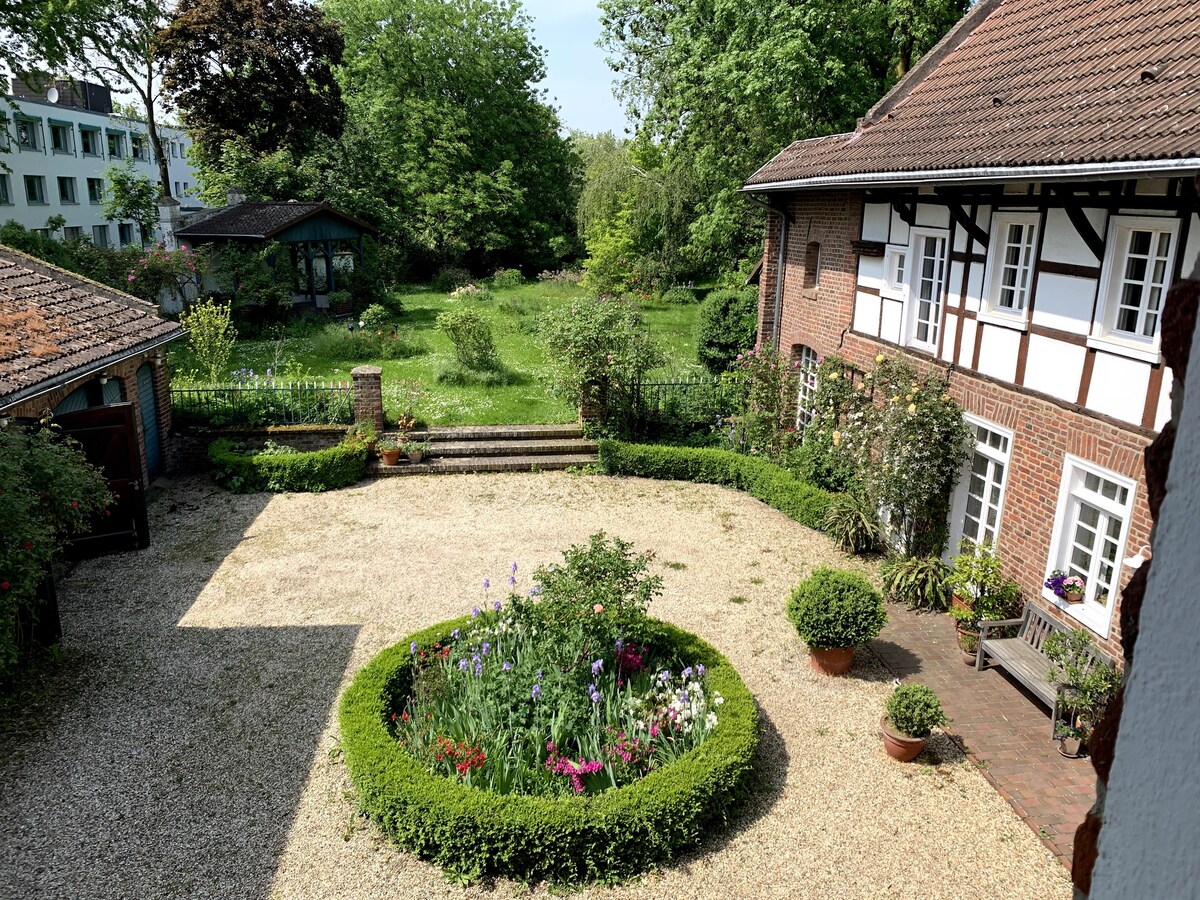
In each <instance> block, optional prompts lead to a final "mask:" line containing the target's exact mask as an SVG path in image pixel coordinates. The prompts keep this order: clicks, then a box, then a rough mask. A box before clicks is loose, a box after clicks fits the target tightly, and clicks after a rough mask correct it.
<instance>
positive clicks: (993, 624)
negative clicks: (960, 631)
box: [979, 619, 1025, 641]
mask: <svg viewBox="0 0 1200 900" xmlns="http://www.w3.org/2000/svg"><path fill="white" fill-rule="evenodd" d="M1024 621H1025V620H1024V619H983V620H981V621H980V623H979V640H980V641H982V640H983V639H984V638H986V637H987V633H988V630H989V629H991V628H1011V627H1012V626H1014V625H1020V624H1021V623H1022V622H1024Z"/></svg>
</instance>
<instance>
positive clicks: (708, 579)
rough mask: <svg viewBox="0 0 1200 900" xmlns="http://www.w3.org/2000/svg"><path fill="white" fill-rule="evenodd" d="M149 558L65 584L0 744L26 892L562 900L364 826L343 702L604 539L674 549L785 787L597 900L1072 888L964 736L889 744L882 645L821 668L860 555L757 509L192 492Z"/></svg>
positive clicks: (697, 624) (156, 525) (404, 482)
mask: <svg viewBox="0 0 1200 900" xmlns="http://www.w3.org/2000/svg"><path fill="white" fill-rule="evenodd" d="M151 527H152V534H153V540H154V545H153V547H151V548H150V549H149V550H147V551H144V552H141V553H137V554H133V553H131V554H126V555H123V556H116V557H108V558H104V559H99V560H93V561H91V562H88V563H86V564H83V565H81V566H79V567H78V568H77V569H76V570H75V571H74V573H73V574H72V575H71V576H70V577H69V578H68V579H67V580H66V581H65V583H63V584H62V585H61V587H60V595H61V604H62V618H63V625H64V629H65V632H66V635H67V636H66V640H65V645H66V662H65V664H64V665H63V667H62V669H61V671H60V672H59V673H58V674H56V675H55V676H54V678H53V679H52V681H51V683H50V685H49V687H48V688H47V690H46V692H45V694H44V696H42V697H41V698H39V699H38V700H37V701H36V703H35V707H34V708H33V709H31V710H29V711H28V712H27V714H26V715H25V716H24V717H22V718H21V719H20V720H18V721H17V722H16V723H15V724H13V725H12V726H11V727H10V728H8V729H7V730H6V731H4V732H3V733H0V835H2V837H0V842H2V843H0V896H3V897H12V898H29V897H53V898H76V897H79V898H85V897H87V898H90V897H113V898H116V897H130V898H159V897H190V898H192V897H194V898H266V897H271V898H275V897H279V898H310V897H311V898H318V897H319V898H377V897H378V898H385V897H395V898H410V897H411V898H425V897H440V896H444V897H453V898H462V897H491V898H505V897H512V896H530V895H543V894H546V893H548V892H546V891H545V889H544V888H536V889H529V888H527V887H525V886H522V885H517V884H511V883H509V882H492V883H487V884H482V885H476V886H472V887H466V888H463V887H459V886H456V885H451V884H448V883H447V882H446V881H444V880H443V879H442V877H441V873H440V872H439V871H438V870H437V869H435V868H434V867H432V866H429V865H427V864H425V863H422V862H420V861H419V860H417V859H415V858H414V857H412V856H410V855H408V854H406V853H403V852H401V851H399V850H397V849H396V848H394V847H392V846H391V845H390V844H389V843H387V841H386V840H385V839H384V838H383V837H382V836H381V834H380V833H379V832H378V830H377V829H375V828H374V827H373V826H372V825H371V824H369V823H368V822H366V821H364V820H362V819H361V818H359V817H358V816H357V815H356V814H355V810H354V805H353V802H352V796H351V794H350V783H349V780H348V779H347V777H346V774H345V768H344V766H343V764H342V761H341V758H340V751H339V744H338V729H337V723H336V702H337V698H338V696H339V694H340V692H341V691H342V689H343V688H344V687H345V686H346V684H347V683H348V682H349V680H350V678H351V677H352V676H353V674H354V673H355V672H356V671H357V670H358V669H359V668H360V667H361V666H363V665H364V664H365V663H366V662H367V661H368V660H369V659H370V658H371V657H372V656H373V655H374V654H375V653H377V652H378V651H379V650H381V649H383V648H384V647H386V646H388V645H390V644H392V643H395V642H397V641H399V640H401V639H402V638H403V637H404V636H405V635H406V634H408V633H409V632H411V631H414V630H416V629H417V628H419V627H421V626H424V625H428V624H431V623H433V622H436V621H439V620H441V619H445V618H449V617H451V616H455V615H459V614H462V613H463V612H464V611H466V610H468V609H469V608H470V607H471V606H472V605H474V604H475V603H477V602H478V600H479V598H480V597H481V596H482V591H481V582H482V580H483V579H484V577H489V576H490V577H491V578H492V581H493V583H496V584H500V583H503V580H504V577H505V576H506V575H507V572H508V567H509V565H510V564H511V562H512V561H514V560H515V561H516V562H517V563H518V565H519V566H520V575H522V576H524V577H523V578H522V581H521V587H522V589H524V588H525V587H527V586H528V575H529V573H530V572H532V570H533V569H534V568H535V567H536V566H538V565H540V564H543V563H547V562H551V561H553V560H555V559H557V558H558V556H559V551H561V550H562V549H563V548H565V547H566V546H567V545H568V544H570V543H578V542H581V541H584V540H585V539H586V538H587V536H588V535H589V534H591V533H592V532H595V531H598V530H601V529H603V530H605V531H607V532H609V533H610V534H614V535H618V536H620V537H624V538H627V539H629V540H633V541H634V542H635V543H636V545H637V546H638V548H639V549H644V550H652V551H654V553H655V555H656V560H657V564H656V567H655V568H656V570H657V571H659V572H661V574H662V576H663V578H664V581H665V589H664V592H663V596H662V597H661V599H659V600H658V601H656V603H655V604H654V605H653V607H652V608H651V613H652V614H653V615H656V616H658V617H660V618H665V619H668V620H670V621H672V622H675V623H677V624H679V625H681V626H683V627H685V628H688V629H690V630H692V631H695V632H696V633H698V634H699V635H700V636H702V637H703V638H705V639H706V640H708V641H710V642H711V643H713V644H714V645H715V646H716V647H717V648H719V649H720V650H721V651H722V652H723V653H725V654H726V655H727V656H728V657H729V658H730V660H731V661H732V662H733V664H734V665H735V666H736V667H737V669H738V671H739V672H740V673H741V675H742V677H743V678H744V680H745V682H746V684H747V685H748V686H749V688H750V690H751V691H753V693H754V695H755V697H756V698H757V700H758V702H759V704H760V705H761V709H762V714H763V716H762V717H763V721H764V724H765V726H766V730H765V734H764V739H763V745H762V753H761V757H762V760H761V770H762V771H761V778H760V781H761V785H762V792H761V794H760V796H759V798H758V800H757V801H756V803H755V804H754V805H753V806H752V808H750V809H749V810H747V811H746V813H745V814H744V815H743V817H742V818H741V820H740V824H739V826H738V828H737V829H736V830H735V831H734V832H733V833H731V834H730V835H726V836H723V837H719V838H715V839H714V840H713V841H712V842H711V844H710V845H709V846H707V847H705V848H704V851H703V852H699V853H696V854H694V855H692V856H690V857H689V858H686V859H684V860H681V861H680V862H678V863H677V864H676V865H675V866H673V867H671V868H667V869H663V870H661V871H658V872H655V873H651V874H649V875H647V876H645V877H643V878H641V879H639V880H637V881H635V882H632V883H628V884H624V885H621V886H619V887H616V888H593V889H590V890H588V891H585V892H581V893H580V894H578V895H576V896H580V897H589V898H590V897H610V896H611V897H614V898H616V897H622V898H623V897H630V898H634V897H636V898H693V897H695V898H701V897H703V898H760V897H761V898H773V897H780V898H784V897H787V898H808V897H812V898H862V897H889V898H892V897H894V898H910V897H911V898H928V897H937V898H951V897H953V898H974V897H978V898H993V897H1021V898H1026V900H1033V898H1067V897H1069V896H1070V888H1069V883H1068V879H1067V876H1066V873H1065V871H1064V870H1063V868H1062V867H1061V866H1060V865H1059V864H1057V863H1056V862H1054V860H1053V859H1052V858H1051V856H1050V854H1049V853H1048V851H1047V850H1046V849H1045V848H1044V847H1043V846H1042V844H1041V843H1040V842H1039V841H1038V840H1037V838H1036V836H1035V835H1034V834H1033V833H1032V832H1031V831H1030V830H1029V828H1028V827H1027V826H1025V825H1024V824H1022V823H1021V821H1020V820H1019V819H1018V818H1017V817H1016V815H1015V814H1014V813H1013V812H1012V810H1011V808H1010V807H1009V806H1008V805H1007V804H1006V803H1005V802H1004V801H1003V800H1002V799H1001V798H1000V797H999V796H998V795H997V794H996V793H995V792H994V791H993V790H992V789H991V787H989V785H988V783H987V782H986V781H985V779H984V778H983V775H982V774H981V773H980V772H978V771H976V770H975V768H974V766H972V765H971V764H969V763H968V762H966V761H965V760H964V759H963V757H962V756H961V755H960V754H958V753H957V751H956V749H955V747H954V745H953V744H952V743H951V742H950V741H948V740H947V739H946V738H944V737H937V738H935V739H934V740H932V741H931V743H930V750H929V751H927V753H926V755H925V756H923V757H922V758H921V761H920V762H918V763H915V764H910V765H902V764H899V763H895V762H893V761H891V760H889V759H888V758H887V757H886V756H885V755H884V752H883V748H882V746H881V742H880V740H879V738H878V737H877V735H876V729H877V727H878V720H879V716H880V714H881V707H882V703H883V699H884V697H885V696H886V694H887V693H888V691H889V689H890V685H891V676H890V675H889V674H888V673H887V671H886V670H885V669H884V668H883V667H882V666H881V665H879V664H878V663H877V662H876V661H875V659H874V658H873V657H872V656H871V655H870V654H869V653H862V652H860V653H859V654H858V659H857V661H856V663H855V667H854V669H853V671H852V673H851V676H850V677H847V678H843V679H828V678H821V677H820V676H817V675H816V674H814V673H813V672H812V671H811V670H810V669H809V668H808V665H807V662H806V656H805V651H804V647H803V645H802V644H801V642H800V640H799V638H797V637H796V635H795V632H794V630H793V629H792V628H791V627H790V626H789V625H788V624H787V622H786V621H785V620H784V618H783V604H784V600H785V598H786V595H787V592H788V590H789V588H790V587H791V586H792V585H794V584H795V583H796V582H797V581H799V580H800V579H801V578H802V577H804V576H805V575H807V574H808V573H809V571H811V569H812V568H813V567H814V566H816V565H820V564H822V563H826V562H834V563H836V564H838V565H842V566H845V567H855V566H856V565H857V563H855V562H852V561H848V560H846V559H845V558H844V557H842V556H841V554H839V553H837V552H836V551H835V550H834V549H833V547H832V545H831V543H830V542H829V541H828V540H827V539H826V538H824V537H823V536H821V535H818V534H816V533H814V532H812V531H809V530H808V529H806V528H803V527H802V526H800V525H797V524H796V523H794V522H792V521H791V520H789V519H787V518H786V517H785V516H783V515H781V514H779V513H777V512H775V511H774V510H771V509H769V508H768V507H766V506H764V505H762V504H760V503H759V502H757V501H755V500H753V499H751V498H750V497H747V496H745V495H742V494H739V493H736V492H734V491H730V490H726V489H723V488H716V487H710V486H705V485H690V484H675V483H667V482H653V481H645V480H641V479H610V478H605V477H602V476H572V475H567V474H559V473H543V474H531V475H492V476H442V477H434V478H424V477H413V478H394V479H383V480H380V481H377V482H371V483H366V484H364V485H363V486H360V487H357V488H354V489H351V490H345V491H339V492H335V493H331V494H324V495H283V496H277V497H267V496H265V495H255V496H248V497H235V496H230V495H228V494H224V493H221V492H218V491H216V490H215V489H214V488H212V486H211V485H210V484H209V483H208V482H207V481H204V480H200V479H186V480H182V481H179V482H176V483H174V484H172V485H170V486H169V487H167V488H166V489H164V490H160V491H158V492H157V493H156V494H155V495H154V496H153V498H152V502H151Z"/></svg>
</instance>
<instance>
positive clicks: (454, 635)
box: [450, 628, 462, 641]
mask: <svg viewBox="0 0 1200 900" xmlns="http://www.w3.org/2000/svg"><path fill="white" fill-rule="evenodd" d="M461 633H462V632H461V631H459V629H457V628H455V629H454V630H453V631H452V632H450V639H451V640H455V641H457V640H458V636H459V635H460V634H461Z"/></svg>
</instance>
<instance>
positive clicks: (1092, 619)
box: [1042, 455, 1137, 638]
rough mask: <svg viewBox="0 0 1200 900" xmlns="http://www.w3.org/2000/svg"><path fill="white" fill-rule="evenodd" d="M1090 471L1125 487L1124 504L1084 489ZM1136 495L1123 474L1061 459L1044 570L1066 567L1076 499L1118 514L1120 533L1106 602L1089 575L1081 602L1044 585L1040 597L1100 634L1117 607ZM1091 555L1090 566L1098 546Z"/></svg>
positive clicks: (1107, 629)
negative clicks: (1099, 600)
mask: <svg viewBox="0 0 1200 900" xmlns="http://www.w3.org/2000/svg"><path fill="white" fill-rule="evenodd" d="M1089 474H1090V475H1095V476H1096V477H1098V478H1103V479H1104V480H1105V481H1111V482H1113V483H1114V484H1116V485H1118V486H1119V487H1122V488H1125V489H1126V490H1127V491H1128V494H1127V495H1126V500H1125V504H1124V505H1123V506H1122V505H1121V504H1119V503H1117V502H1116V501H1115V500H1110V499H1108V498H1107V497H1102V496H1099V495H1097V494H1094V493H1091V492H1085V489H1084V488H1083V487H1082V482H1083V478H1084V476H1085V475H1089ZM1081 495H1084V496H1081ZM1136 499H1137V482H1135V481H1133V480H1132V479H1130V478H1126V477H1125V476H1124V475H1118V474H1117V473H1116V472H1112V471H1109V470H1108V469H1105V468H1102V467H1100V466H1097V465H1096V464H1094V463H1090V462H1088V461H1087V460H1085V459H1080V458H1079V457H1077V456H1070V455H1068V456H1067V457H1066V459H1065V460H1064V461H1063V471H1062V480H1061V481H1060V482H1059V490H1058V510H1057V512H1056V513H1055V517H1054V533H1053V535H1052V536H1051V539H1050V555H1049V557H1048V558H1047V561H1046V573H1047V574H1049V573H1050V572H1052V571H1053V570H1055V569H1066V568H1067V565H1068V562H1069V560H1070V555H1071V547H1072V545H1073V543H1074V535H1073V532H1074V525H1075V520H1074V518H1073V516H1072V513H1073V511H1074V509H1075V506H1076V503H1077V502H1079V501H1080V500H1083V501H1084V502H1086V503H1088V504H1089V505H1090V506H1092V507H1095V508H1096V509H1098V510H1100V511H1101V512H1102V513H1103V514H1104V515H1107V516H1110V517H1111V516H1118V517H1120V518H1121V534H1120V537H1119V538H1118V539H1117V548H1116V560H1115V562H1114V564H1113V580H1112V584H1111V585H1109V587H1110V592H1109V598H1108V605H1107V606H1103V605H1101V604H1099V603H1097V602H1096V601H1095V599H1094V594H1095V589H1096V584H1095V581H1094V579H1092V578H1088V579H1086V581H1087V585H1086V588H1085V590H1084V600H1083V602H1082V603H1067V601H1066V600H1063V599H1062V598H1061V597H1058V596H1057V595H1055V593H1054V592H1053V591H1051V590H1050V589H1049V588H1047V587H1044V586H1043V587H1042V598H1043V599H1044V600H1046V601H1047V602H1048V603H1050V604H1052V605H1054V606H1056V607H1058V608H1059V609H1061V610H1062V611H1063V612H1065V613H1066V614H1067V615H1069V616H1071V617H1072V618H1073V619H1075V620H1077V621H1078V622H1079V623H1080V624H1081V625H1083V626H1085V627H1086V628H1088V629H1090V630H1091V631H1094V632H1095V633H1096V634H1097V635H1099V636H1100V637H1101V638H1107V637H1108V635H1109V632H1110V631H1111V630H1112V618H1113V612H1114V611H1115V610H1116V608H1117V598H1118V595H1119V593H1120V590H1121V581H1122V576H1123V575H1124V562H1123V560H1124V559H1125V549H1126V546H1127V544H1128V543H1129V529H1130V526H1131V525H1132V523H1133V512H1134V501H1135V500H1136ZM1069 518H1070V519H1071V521H1070V522H1068V519H1069ZM1092 555H1093V566H1096V565H1097V562H1096V560H1097V559H1098V558H1099V549H1098V548H1093V550H1092Z"/></svg>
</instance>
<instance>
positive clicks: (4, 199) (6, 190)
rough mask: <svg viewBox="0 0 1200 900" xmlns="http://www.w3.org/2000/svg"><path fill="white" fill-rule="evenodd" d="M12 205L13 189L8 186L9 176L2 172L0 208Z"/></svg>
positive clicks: (0, 177) (0, 176)
mask: <svg viewBox="0 0 1200 900" xmlns="http://www.w3.org/2000/svg"><path fill="white" fill-rule="evenodd" d="M11 203H12V189H11V188H10V187H9V186H8V176H7V175H5V174H4V173H3V172H0V206H8V205H10V204H11Z"/></svg>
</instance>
